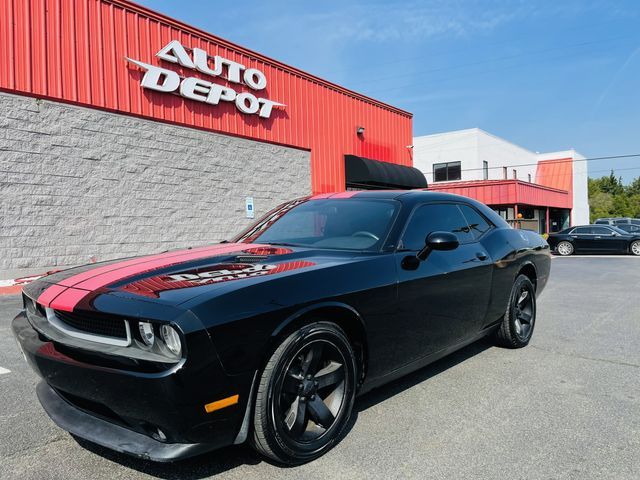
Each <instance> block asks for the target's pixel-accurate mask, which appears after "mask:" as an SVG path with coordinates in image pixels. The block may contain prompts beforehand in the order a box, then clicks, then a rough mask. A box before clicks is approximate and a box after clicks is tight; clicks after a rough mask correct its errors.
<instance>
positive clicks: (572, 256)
mask: <svg viewBox="0 0 640 480" xmlns="http://www.w3.org/2000/svg"><path fill="white" fill-rule="evenodd" d="M551 258H625V259H626V258H634V259H638V258H640V256H637V255H569V256H566V257H563V256H562V255H552V256H551Z"/></svg>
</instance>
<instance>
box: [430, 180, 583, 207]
mask: <svg viewBox="0 0 640 480" xmlns="http://www.w3.org/2000/svg"><path fill="white" fill-rule="evenodd" d="M429 190H435V191H440V192H447V193H453V194H456V195H464V196H465V197H470V198H474V199H476V200H478V201H480V202H482V203H484V204H486V205H516V204H518V205H531V206H537V207H553V208H572V204H573V202H572V198H571V195H569V193H568V192H566V191H564V190H559V189H556V188H551V187H547V186H544V185H538V184H535V183H527V182H521V181H519V180H482V181H477V182H457V183H445V184H435V185H434V184H431V185H429Z"/></svg>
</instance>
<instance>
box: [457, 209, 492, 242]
mask: <svg viewBox="0 0 640 480" xmlns="http://www.w3.org/2000/svg"><path fill="white" fill-rule="evenodd" d="M459 207H460V210H462V214H463V215H464V218H466V219H467V225H469V231H470V232H471V233H472V234H473V236H474V238H480V237H481V236H482V235H484V234H485V233H486V232H488V231H489V230H491V225H490V224H489V222H487V221H486V220H485V218H484V217H483V216H482V215H480V214H479V213H478V212H477V211H476V209H475V208H473V207H470V206H469V205H459Z"/></svg>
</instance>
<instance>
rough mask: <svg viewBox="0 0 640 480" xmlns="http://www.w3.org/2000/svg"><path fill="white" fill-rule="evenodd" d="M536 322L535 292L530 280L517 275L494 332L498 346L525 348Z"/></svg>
mask: <svg viewBox="0 0 640 480" xmlns="http://www.w3.org/2000/svg"><path fill="white" fill-rule="evenodd" d="M535 322H536V291H535V287H534V285H533V283H532V282H531V280H530V279H529V278H528V277H527V276H525V275H519V276H518V277H517V278H516V281H515V282H514V284H513V288H512V289H511V295H510V297H509V305H508V306H507V310H506V312H505V314H504V317H503V319H502V323H501V324H500V328H498V330H497V332H496V337H497V341H498V344H500V345H502V346H504V347H509V348H521V347H524V346H526V345H527V344H528V343H529V341H530V340H531V336H532V335H533V328H534V327H535Z"/></svg>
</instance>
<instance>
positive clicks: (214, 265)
mask: <svg viewBox="0 0 640 480" xmlns="http://www.w3.org/2000/svg"><path fill="white" fill-rule="evenodd" d="M355 255H357V253H354V252H344V251H327V250H317V249H311V248H300V247H288V246H287V247H284V246H278V245H267V244H246V243H237V244H230V243H224V244H218V245H212V246H207V247H201V248H194V249H187V250H177V251H170V252H164V253H162V254H158V255H150V256H142V257H134V258H128V259H123V260H114V261H110V262H103V263H99V264H93V265H86V266H82V267H77V268H71V269H68V270H63V271H61V272H56V273H54V274H52V275H48V276H46V277H43V278H41V279H40V280H38V281H36V282H34V283H32V284H30V285H28V286H27V287H26V288H25V293H27V295H29V296H30V297H31V298H34V299H37V301H38V303H40V304H41V305H42V306H44V307H49V308H53V309H56V310H63V311H72V310H73V309H74V308H80V309H93V308H94V307H93V304H94V301H95V300H96V299H97V298H98V297H100V296H104V295H109V296H110V297H118V299H136V300H139V301H144V302H153V303H157V304H164V305H173V306H177V305H179V304H181V303H183V302H186V301H188V300H190V299H192V298H194V297H195V296H197V295H200V294H202V293H205V292H211V291H212V290H218V291H220V293H223V292H227V291H229V290H233V289H236V288H242V287H246V286H247V285H248V284H251V283H256V282H263V281H267V280H268V279H270V278H273V277H279V276H283V275H292V274H295V273H297V272H298V271H302V270H308V269H313V268H323V267H325V266H330V265H336V264H337V263H343V262H347V261H349V258H353V257H354V256H355ZM103 298H104V297H103ZM100 303H104V302H100Z"/></svg>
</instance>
